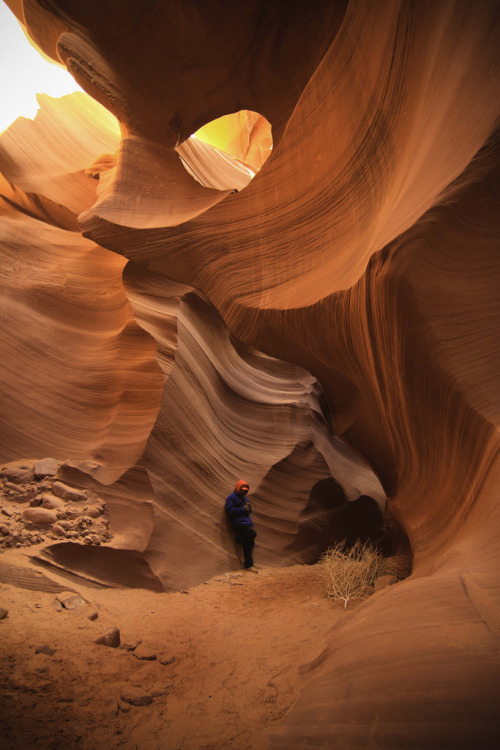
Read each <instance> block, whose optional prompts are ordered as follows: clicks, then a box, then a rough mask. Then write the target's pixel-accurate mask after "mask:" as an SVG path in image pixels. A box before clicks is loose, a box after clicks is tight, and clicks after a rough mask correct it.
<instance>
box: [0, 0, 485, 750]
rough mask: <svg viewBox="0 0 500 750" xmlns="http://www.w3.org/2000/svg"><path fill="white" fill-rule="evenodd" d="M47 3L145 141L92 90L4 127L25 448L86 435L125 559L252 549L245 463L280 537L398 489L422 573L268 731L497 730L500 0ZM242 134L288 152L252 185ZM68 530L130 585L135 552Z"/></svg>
mask: <svg viewBox="0 0 500 750" xmlns="http://www.w3.org/2000/svg"><path fill="white" fill-rule="evenodd" d="M9 4H10V3H9ZM11 5H12V7H13V9H14V10H15V11H16V12H18V13H20V5H19V3H12V4H11ZM243 6H244V7H243ZM134 7H135V4H134ZM23 12H24V19H25V22H26V24H27V27H28V29H29V31H30V33H31V34H32V36H33V38H34V39H35V41H36V42H37V44H39V46H40V47H41V48H42V49H43V51H44V52H45V53H46V54H48V55H51V56H52V57H54V58H56V57H57V56H59V58H60V59H61V60H63V61H64V62H65V63H66V65H67V66H68V69H69V70H70V71H71V72H72V73H73V75H74V76H75V78H76V79H77V80H78V82H79V83H80V85H81V86H82V87H83V88H84V89H85V90H86V91H87V92H88V93H89V94H90V95H91V96H93V97H95V99H97V100H98V101H99V102H101V104H103V105H104V106H105V107H107V108H108V109H109V111H110V112H112V113H113V114H114V115H115V116H116V117H117V118H118V119H119V121H120V126H121V137H120V136H119V135H118V131H117V130H116V128H113V127H112V125H111V123H110V121H109V119H107V118H108V117H109V115H105V114H101V113H100V112H99V111H98V109H97V106H98V105H97V104H96V103H95V102H93V101H92V100H90V99H89V100H88V101H87V100H86V98H85V97H84V95H75V97H77V98H73V97H72V98H70V99H65V100H62V101H61V102H51V101H48V100H47V98H46V97H42V98H41V102H40V103H41V111H40V113H39V115H38V116H37V118H36V120H35V122H34V123H26V122H24V123H23V122H21V121H18V122H16V123H15V124H14V125H13V126H12V127H11V128H10V129H9V130H8V131H7V132H6V133H5V134H4V135H3V136H2V137H1V138H0V167H1V171H2V173H3V175H4V178H5V179H4V180H3V181H2V182H1V183H0V187H1V194H2V196H3V198H2V202H1V204H0V211H1V213H2V219H1V233H2V235H1V236H2V245H1V249H2V267H3V269H4V270H3V272H2V284H3V290H2V303H1V304H2V307H1V309H2V313H3V315H2V323H1V341H2V350H3V352H4V367H3V369H2V389H3V392H4V394H5V396H4V398H3V403H4V409H3V414H2V418H3V419H4V420H5V424H4V427H3V429H2V441H1V458H2V460H3V461H8V460H13V459H15V458H18V457H25V456H39V457H41V456H44V455H49V454H50V455H53V456H54V457H55V458H58V459H61V460H64V459H67V458H72V459H74V461H75V471H80V472H81V477H80V478H81V482H82V483H85V482H90V483H92V482H96V483H99V485H103V484H104V485H105V486H106V488H107V492H108V493H109V497H110V511H109V512H110V524H111V528H112V530H113V533H114V541H113V543H112V545H113V547H114V550H115V552H116V554H121V553H120V550H122V551H123V554H126V555H128V557H127V558H126V559H127V560H132V558H133V559H134V560H135V561H136V563H137V564H135V563H134V564H132V563H131V569H133V570H134V571H136V573H137V575H136V573H134V575H136V577H135V578H134V580H132V578H131V579H130V581H129V582H128V584H129V585H141V584H140V581H141V580H142V581H144V580H145V579H144V576H143V577H142V578H141V575H142V574H141V572H140V568H141V566H143V567H144V566H145V569H146V568H147V571H148V576H150V580H151V581H152V582H153V583H152V584H151V586H153V584H154V586H156V585H158V586H161V587H163V588H164V589H165V590H177V589H179V588H182V587H184V586H187V585H190V584H192V583H195V582H199V581H201V580H203V579H204V578H206V577H208V576H209V575H211V574H213V573H216V572H218V571H222V570H227V569H229V568H231V567H234V566H235V565H237V564H238V563H237V557H236V555H237V550H236V549H235V548H234V545H233V543H232V540H231V536H230V535H229V534H228V530H227V528H226V525H225V519H224V515H223V510H222V503H223V500H224V497H225V495H226V494H228V493H229V491H230V490H231V489H232V487H233V484H234V481H235V479H237V478H239V477H240V476H244V477H245V478H246V479H247V481H249V482H250V485H251V491H252V492H251V494H253V496H254V503H255V519H256V525H257V526H258V532H259V537H258V541H259V550H260V551H259V554H260V555H261V556H262V560H263V561H266V562H269V563H272V564H275V565H286V564H287V563H289V562H292V561H302V562H308V561H312V560H314V559H316V558H317V555H318V554H319V553H320V552H321V549H323V548H324V547H325V546H326V545H327V544H328V542H329V541H332V540H334V539H335V537H336V533H338V528H337V530H336V519H337V518H338V516H337V515H336V510H337V509H339V508H341V507H342V506H343V505H344V503H345V502H348V501H350V500H351V501H352V500H355V499H356V498H357V497H359V496H360V495H369V496H371V497H372V498H374V499H375V501H376V502H377V503H378V504H379V505H380V507H381V508H383V509H384V512H385V514H386V518H387V523H388V525H389V526H390V527H391V529H392V530H393V532H394V538H395V540H396V543H397V544H401V540H404V539H407V540H408V541H409V544H410V546H411V551H412V554H413V572H412V575H411V577H410V578H409V579H407V580H406V581H405V582H404V583H401V584H399V585H398V586H397V587H392V588H390V589H388V590H385V591H382V592H380V593H379V594H376V595H375V597H374V598H373V599H371V600H370V602H369V603H368V604H367V605H365V606H364V607H363V608H362V609H361V610H359V612H356V613H354V614H353V615H352V617H351V618H350V620H349V621H348V623H347V624H346V625H345V626H342V627H339V628H337V629H336V630H335V631H334V632H333V633H332V637H331V640H330V641H329V642H327V643H325V650H324V653H323V656H322V658H321V659H320V660H319V661H318V662H316V663H315V664H313V665H311V666H310V667H309V668H308V669H307V670H306V671H305V673H304V689H303V691H302V694H301V696H300V698H299V700H298V701H297V703H296V704H295V706H294V707H293V708H292V710H291V711H290V712H289V713H288V714H287V716H286V717H285V719H284V720H283V721H282V722H281V724H280V725H279V727H278V729H277V730H276V732H275V733H274V734H273V736H272V737H271V740H270V741H271V745H272V746H273V747H276V748H283V750H285V748H289V747H311V748H312V747H339V748H349V747H366V746H367V745H368V742H369V743H371V744H372V745H373V746H374V747H383V748H387V747H391V748H401V747H414V748H421V747H440V748H441V747H454V748H456V747H461V748H469V747H474V746H477V747H485V748H486V747H494V746H496V744H495V738H496V737H497V736H498V731H497V730H495V721H496V714H497V705H498V684H499V670H498V635H499V629H500V606H499V597H498V594H499V590H498V589H499V586H498V564H499V557H500V555H499V552H498V526H499V520H498V509H497V506H498V492H499V477H500V466H499V461H498V453H499V439H498V427H499V424H498V423H499V416H500V404H499V377H498V372H499V365H500V361H499V360H500V347H499V343H498V330H499V322H500V309H499V308H500V303H499V297H498V284H499V277H500V273H499V271H500V263H499V255H498V236H499V232H498V229H499V226H498V225H499V217H500V214H499V210H498V206H499V201H500V178H499V163H498V162H499V143H500V136H499V132H498V130H497V129H496V128H497V123H498V117H499V114H500V91H499V88H498V80H499V78H498V76H499V72H500V71H499V53H498V50H499V49H500V45H499V44H498V40H499V36H500V29H499V9H498V5H497V3H495V2H489V1H488V0H485V2H481V3H473V2H466V1H465V0H464V1H460V0H456V1H453V0H449V1H444V2H440V3H435V2H430V1H429V2H427V1H426V0H424V2H419V3H410V2H403V1H398V0H394V1H391V2H387V3H369V2H367V1H366V2H364V1H363V0H355V1H351V2H349V3H340V2H339V3H328V2H324V3H322V2H320V3H317V4H315V3H312V4H309V5H308V6H307V8H306V7H305V6H304V4H302V3H296V4H291V5H290V7H288V8H287V11H286V13H284V12H278V11H277V10H276V6H273V4H266V5H262V4H261V3H258V2H251V3H245V4H243V5H238V4H234V5H233V6H228V5H227V3H221V2H213V3H209V4H207V3H201V2H200V3H193V4H189V5H187V4H186V3H184V2H180V1H179V2H165V3H162V4H161V6H156V5H155V6H144V7H142V12H141V14H139V15H138V14H137V13H135V12H134V10H133V8H132V6H130V7H129V6H128V5H127V6H126V7H124V8H123V9H122V8H121V9H120V12H119V13H118V12H117V11H116V10H115V9H114V6H112V5H111V4H109V3H102V2H97V0H96V1H95V2H88V1H87V2H83V0H82V1H81V2H74V3H72V4H71V9H70V10H68V8H67V4H65V3H62V2H61V3H59V2H51V3H50V4H47V3H44V4H39V3H38V2H37V1H36V0H25V1H24V2H23ZM144 39H147V49H148V55H147V56H146V55H145V54H144ZM240 110H245V111H248V112H254V113H257V115H260V116H262V118H265V119H266V121H268V122H269V123H270V125H271V128H272V139H273V144H272V145H273V151H272V155H271V156H270V157H269V158H268V159H267V161H265V163H264V160H263V159H261V160H260V161H259V158H260V157H258V155H257V156H256V155H255V151H254V154H253V155H252V154H251V153H250V152H251V148H250V145H251V141H252V138H251V134H252V132H253V129H254V128H255V125H256V122H260V121H251V120H249V121H246V120H245V121H243V131H244V129H245V127H247V126H248V130H247V131H244V132H243V134H242V135H241V139H240V141H239V142H238V139H236V142H237V143H239V145H237V147H236V146H235V141H234V138H231V137H230V135H231V134H229V135H228V133H227V132H226V133H225V134H224V133H223V134H222V135H221V136H220V138H221V139H222V140H219V141H217V137H216V134H214V133H213V134H212V141H211V144H212V145H208V146H207V148H206V149H205V148H204V147H200V148H198V149H197V151H196V159H197V160H198V166H197V168H196V170H194V168H193V167H191V171H188V170H186V169H185V167H184V166H183V163H182V159H181V156H182V146H183V145H184V144H185V143H186V142H187V139H188V137H189V136H190V135H191V134H193V133H194V132H195V131H197V130H198V129H199V128H200V127H202V126H205V127H206V126H207V125H208V123H210V122H211V121H213V120H216V119H217V118H219V117H222V116H223V115H227V114H231V113H233V112H236V111H240ZM72 118H76V119H77V122H78V123H79V125H78V127H73V126H72V124H71V123H72V122H73V121H74V120H72ZM208 129H210V126H209V128H208ZM207 132H208V130H207ZM49 133H59V136H57V140H56V139H55V138H52V140H51V139H50V138H49V137H48V134H49ZM67 133H72V136H73V138H74V143H73V145H72V147H70V141H69V140H68V138H67ZM255 135H256V134H255V133H254V136H255ZM261 136H262V133H261ZM266 137H267V136H266ZM224 139H225V140H224ZM208 140H210V139H209V138H208ZM230 141H232V143H233V146H232V147H230V146H229V145H228V144H229V142H230ZM265 143H267V141H266V140H265V138H263V137H262V138H261V137H260V136H259V138H257V139H256V140H255V139H254V145H256V148H257V147H258V148H257V152H260V153H263V151H264V150H265V149H267V146H265ZM180 144H181V145H180ZM224 144H226V145H225V147H226V148H227V149H228V158H227V159H225V160H224V159H223V160H222V161H220V162H218V161H217V159H218V157H217V156H216V154H215V150H219V151H220V150H222V151H223V150H224V149H223V148H222V146H223V145H224ZM175 147H178V150H175ZM186 148H187V147H186ZM231 148H232V151H231ZM238 149H240V151H238ZM30 154H31V156H30ZM231 159H233V160H234V159H235V160H239V161H240V162H242V163H245V164H247V165H250V166H252V165H253V167H255V168H258V167H259V166H260V167H262V168H261V171H260V172H259V173H258V174H257V176H256V177H255V178H254V180H253V181H251V182H250V183H249V184H248V186H247V187H245V188H244V189H242V185H241V184H240V183H238V184H233V183H232V182H230V181H229V179H230V178H229V177H228V175H229V173H230V172H231V171H232V174H233V175H234V173H235V171H236V172H238V169H237V168H235V165H236V164H237V162H231ZM217 164H220V165H221V167H220V172H219V168H218V166H217ZM223 164H224V165H225V166H224V167H223V166H222V165H223ZM228 165H229V166H228ZM193 172H196V175H197V179H194V177H193ZM202 173H203V175H205V177H202V178H201V179H200V177H201V175H202ZM93 178H98V179H93ZM231 179H232V178H231ZM217 180H219V181H217ZM235 189H236V190H241V192H237V193H235V192H234V190H235ZM82 235H83V236H82ZM124 259H129V263H128V264H127V265H125V262H126V260H124ZM136 467H137V468H136ZM82 477H87V479H83V478H82ZM128 481H130V487H131V490H130V496H129V497H127V491H126V489H125V488H126V486H127V482H128ZM325 483H326V484H325ZM325 487H327V488H328V489H327V491H325ZM104 491H105V490H104V489H103V490H100V494H101V495H102V493H103V492H104ZM386 498H387V503H386V502H385V500H386ZM138 507H139V508H142V509H143V510H144V513H142V512H141V514H140V518H141V521H140V523H139V522H138V518H139V515H138V513H137V508H138ZM110 546H111V545H110ZM46 554H47V555H49V556H50V555H52V557H53V558H54V559H56V558H57V561H58V564H64V565H67V566H68V567H71V566H72V565H73V566H76V567H78V569H79V570H84V571H85V574H86V575H88V576H89V577H94V578H95V579H96V580H99V581H103V580H104V581H105V580H108V582H109V585H113V577H112V575H111V574H110V570H111V569H112V567H113V565H112V562H110V561H112V557H111V556H112V555H113V554H114V552H113V553H111V552H110V553H109V555H108V558H107V559H106V560H104V556H103V555H102V554H101V553H100V552H96V559H95V560H93V561H92V563H91V562H90V561H86V560H85V559H84V558H83V557H82V556H81V555H80V556H78V560H77V559H76V557H77V556H75V555H74V554H72V551H71V550H70V549H69V550H68V549H63V550H61V549H60V548H58V549H52V550H50V549H49V550H47V551H46ZM107 554H108V553H104V555H107ZM99 556H101V558H102V559H101V560H98V559H97V558H98V557H99ZM123 559H125V558H123ZM61 561H62V563H61ZM134 566H135V567H134ZM138 581H139V583H138ZM114 583H116V581H115V582H114ZM122 583H123V582H122ZM125 583H126V582H125ZM368 738H369V740H368Z"/></svg>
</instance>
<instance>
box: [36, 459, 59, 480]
mask: <svg viewBox="0 0 500 750" xmlns="http://www.w3.org/2000/svg"><path fill="white" fill-rule="evenodd" d="M58 469H59V463H58V461H56V460H55V458H43V459H42V460H41V461H37V462H36V464H35V477H36V478H37V479H43V478H44V477H55V476H56V474H57V471H58Z"/></svg>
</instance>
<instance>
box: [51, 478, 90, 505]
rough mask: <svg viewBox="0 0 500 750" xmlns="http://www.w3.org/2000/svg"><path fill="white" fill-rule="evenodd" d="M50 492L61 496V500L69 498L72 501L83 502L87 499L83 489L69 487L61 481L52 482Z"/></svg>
mask: <svg viewBox="0 0 500 750" xmlns="http://www.w3.org/2000/svg"><path fill="white" fill-rule="evenodd" d="M52 492H53V493H54V495H57V497H62V498H63V500H71V501H72V502H84V501H85V500H87V495H86V494H85V492H83V490H77V489H75V488H74V487H69V486H68V485H67V484H64V483H63V482H54V484H53V485H52Z"/></svg>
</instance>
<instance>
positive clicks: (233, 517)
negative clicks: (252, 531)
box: [226, 492, 253, 529]
mask: <svg viewBox="0 0 500 750" xmlns="http://www.w3.org/2000/svg"><path fill="white" fill-rule="evenodd" d="M245 503H246V504H247V505H248V506H249V507H250V510H245V508H244V507H243V506H244V505H245ZM251 512H252V508H251V506H250V503H249V502H248V500H247V498H246V497H240V496H239V495H238V494H237V493H236V492H231V494H230V495H229V497H228V498H226V513H227V515H228V516H229V518H230V521H231V526H232V527H233V529H237V528H238V526H253V521H252V519H251V518H250V513H251Z"/></svg>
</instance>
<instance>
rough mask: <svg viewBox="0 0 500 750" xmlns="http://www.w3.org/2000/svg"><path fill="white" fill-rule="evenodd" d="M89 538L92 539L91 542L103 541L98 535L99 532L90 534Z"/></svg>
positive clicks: (98, 542)
mask: <svg viewBox="0 0 500 750" xmlns="http://www.w3.org/2000/svg"><path fill="white" fill-rule="evenodd" d="M87 539H88V540H89V541H90V543H91V544H100V543H101V539H100V538H99V537H98V536H97V534H88V535H87Z"/></svg>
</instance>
